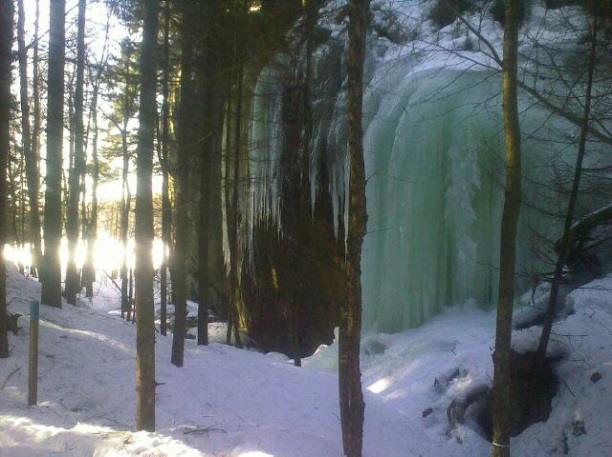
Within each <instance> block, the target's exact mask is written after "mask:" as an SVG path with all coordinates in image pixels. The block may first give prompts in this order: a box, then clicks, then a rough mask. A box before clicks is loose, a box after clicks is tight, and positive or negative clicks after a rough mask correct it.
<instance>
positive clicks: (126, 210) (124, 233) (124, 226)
mask: <svg viewBox="0 0 612 457" xmlns="http://www.w3.org/2000/svg"><path fill="white" fill-rule="evenodd" d="M126 81H127V80H126ZM127 90H128V89H126V93H127ZM121 137H122V141H121V143H122V145H123V148H122V150H123V170H122V173H121V183H122V191H121V226H120V229H119V237H120V240H121V247H122V250H123V253H122V257H121V268H120V273H119V275H120V279H121V317H124V314H125V312H126V310H127V307H128V267H127V247H128V246H127V238H128V228H129V223H130V205H131V202H132V195H131V193H130V188H129V184H128V175H129V172H130V153H129V150H128V143H127V119H125V120H124V124H123V130H122V132H121Z"/></svg>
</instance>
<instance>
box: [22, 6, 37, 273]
mask: <svg viewBox="0 0 612 457" xmlns="http://www.w3.org/2000/svg"><path fill="white" fill-rule="evenodd" d="M18 5H19V15H18V20H17V46H18V50H19V86H20V100H21V139H22V147H23V155H24V157H25V168H26V180H27V183H28V200H29V201H30V236H31V241H32V266H33V267H34V269H36V267H37V266H38V264H39V263H40V259H41V253H40V252H41V251H40V214H39V208H38V192H39V190H40V182H39V181H40V180H39V173H38V156H37V154H36V152H37V151H35V150H34V148H33V147H32V132H31V129H30V101H29V97H28V50H27V47H26V43H25V30H24V23H25V9H24V6H23V0H19V2H18ZM35 39H36V37H35ZM37 45H38V43H35V46H37ZM36 54H38V51H36ZM36 60H37V57H36V58H35V61H34V65H36V64H37V62H36ZM35 73H36V76H37V73H38V71H35ZM36 85H37V82H35V86H36ZM37 91H38V89H37ZM38 96H39V95H38V94H34V97H35V99H36V97H38ZM38 109H40V108H38ZM35 112H36V110H35ZM38 116H40V113H39V114H38ZM35 119H36V113H35ZM39 122H40V121H39ZM35 127H36V120H35Z"/></svg>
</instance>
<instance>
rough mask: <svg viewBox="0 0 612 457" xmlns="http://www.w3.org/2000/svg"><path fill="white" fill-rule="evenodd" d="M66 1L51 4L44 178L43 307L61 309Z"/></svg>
mask: <svg viewBox="0 0 612 457" xmlns="http://www.w3.org/2000/svg"><path fill="white" fill-rule="evenodd" d="M65 15H66V2H65V0H51V5H50V14H49V23H50V25H49V65H48V66H49V70H48V77H47V92H48V97H47V162H46V163H47V173H46V178H45V186H46V190H45V219H44V238H45V257H44V261H43V262H44V264H43V265H42V273H43V274H42V280H43V281H42V292H41V303H42V304H43V305H49V306H55V307H58V308H59V307H61V306H62V273H61V264H60V255H59V247H60V240H61V237H62V145H63V132H64V61H65V41H66V40H65V24H64V18H65Z"/></svg>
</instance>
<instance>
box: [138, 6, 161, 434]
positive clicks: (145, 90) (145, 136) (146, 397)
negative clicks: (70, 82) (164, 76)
mask: <svg viewBox="0 0 612 457" xmlns="http://www.w3.org/2000/svg"><path fill="white" fill-rule="evenodd" d="M142 5H143V13H144V25H143V32H142V53H141V56H140V80H141V83H140V113H139V117H138V120H139V127H138V152H137V160H136V174H137V183H138V184H137V191H136V272H135V276H136V277H135V280H136V287H135V295H136V296H135V301H136V314H137V316H138V317H137V326H136V335H137V336H136V365H137V368H136V388H137V390H138V399H137V404H136V428H137V429H138V430H148V431H154V430H155V308H154V302H153V258H152V250H153V197H152V182H151V179H152V172H153V149H154V147H153V137H154V133H155V120H156V117H157V116H156V110H157V108H156V102H155V95H156V83H157V81H156V77H155V75H156V73H157V63H156V55H157V32H158V25H159V18H158V12H159V1H158V0H148V1H146V2H143V4H142Z"/></svg>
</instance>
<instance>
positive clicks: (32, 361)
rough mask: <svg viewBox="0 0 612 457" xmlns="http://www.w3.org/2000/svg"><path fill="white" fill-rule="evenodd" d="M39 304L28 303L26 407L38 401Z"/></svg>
mask: <svg viewBox="0 0 612 457" xmlns="http://www.w3.org/2000/svg"><path fill="white" fill-rule="evenodd" d="M39 310H40V304H39V303H38V301H36V300H35V301H33V302H31V303H30V355H29V359H28V405H30V406H32V405H36V402H37V400H38V320H39Z"/></svg>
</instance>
